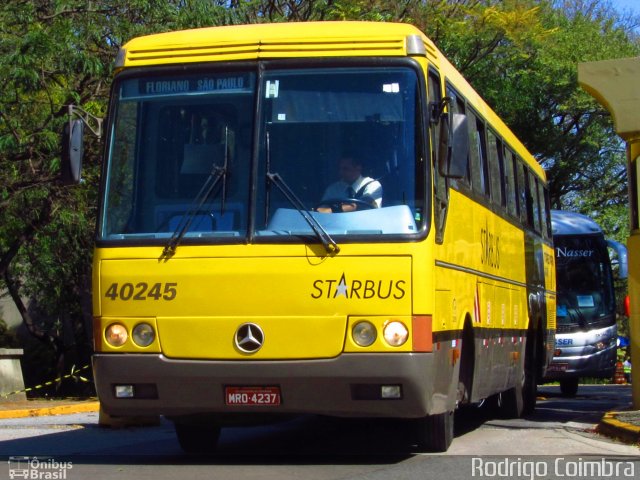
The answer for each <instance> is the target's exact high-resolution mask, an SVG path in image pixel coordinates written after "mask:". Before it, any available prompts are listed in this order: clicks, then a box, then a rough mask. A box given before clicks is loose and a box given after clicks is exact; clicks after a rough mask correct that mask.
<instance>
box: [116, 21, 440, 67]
mask: <svg viewBox="0 0 640 480" xmlns="http://www.w3.org/2000/svg"><path fill="white" fill-rule="evenodd" d="M415 35H418V36H420V37H423V41H425V43H427V45H425V48H428V49H429V50H434V49H435V47H433V44H432V43H431V42H427V41H426V40H427V39H426V37H424V34H423V33H422V32H420V30H418V29H417V28H416V27H414V26H412V25H409V24H403V23H388V22H289V23H260V24H251V25H228V26H221V27H206V28H197V29H192V30H181V31H175V32H166V33H158V34H154V35H147V36H143V37H138V38H134V39H132V40H130V41H129V42H127V43H126V44H125V45H124V46H123V50H124V52H121V54H120V55H121V58H119V59H118V66H120V67H123V66H124V67H131V66H143V65H161V64H164V65H166V64H170V63H173V64H175V63H186V62H207V61H224V60H249V59H266V58H295V57H303V56H304V57H331V56H333V57H337V56H371V55H387V56H389V55H396V56H405V55H407V54H408V52H407V49H408V45H407V37H410V36H415ZM423 54H424V52H423Z"/></svg>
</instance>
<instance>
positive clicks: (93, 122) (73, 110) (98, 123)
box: [67, 105, 102, 140]
mask: <svg viewBox="0 0 640 480" xmlns="http://www.w3.org/2000/svg"><path fill="white" fill-rule="evenodd" d="M67 109H68V112H69V131H70V132H71V131H72V128H71V127H72V125H71V124H72V122H73V120H74V118H77V119H80V120H82V123H84V124H85V125H86V126H87V127H89V130H91V132H92V133H93V134H94V135H95V136H96V137H98V140H99V139H101V138H102V118H99V117H96V116H95V115H92V114H90V113H89V112H87V111H86V110H83V109H82V108H80V107H77V106H75V105H67Z"/></svg>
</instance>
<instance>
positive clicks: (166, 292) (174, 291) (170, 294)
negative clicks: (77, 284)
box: [104, 282, 178, 301]
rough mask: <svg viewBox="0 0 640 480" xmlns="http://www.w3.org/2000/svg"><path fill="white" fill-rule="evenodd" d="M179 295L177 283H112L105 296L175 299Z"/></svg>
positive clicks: (122, 298)
mask: <svg viewBox="0 0 640 480" xmlns="http://www.w3.org/2000/svg"><path fill="white" fill-rule="evenodd" d="M177 295H178V284H177V283H172V282H168V283H154V284H148V283H146V282H139V283H136V284H135V285H134V284H133V283H123V284H122V285H120V284H118V283H112V284H111V285H109V288H107V291H106V293H105V294H104V296H105V297H107V298H110V299H111V300H118V299H120V300H124V301H127V300H149V299H151V300H168V301H171V300H174V299H175V298H176V296H177Z"/></svg>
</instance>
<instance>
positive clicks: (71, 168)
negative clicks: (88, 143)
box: [61, 119, 84, 185]
mask: <svg viewBox="0 0 640 480" xmlns="http://www.w3.org/2000/svg"><path fill="white" fill-rule="evenodd" d="M83 134H84V122H83V121H82V120H79V119H78V120H72V121H70V122H68V123H66V124H65V126H64V130H63V132H62V159H61V176H62V182H63V183H64V184H65V185H70V184H74V183H78V182H80V176H81V174H82V156H83V154H84V140H83Z"/></svg>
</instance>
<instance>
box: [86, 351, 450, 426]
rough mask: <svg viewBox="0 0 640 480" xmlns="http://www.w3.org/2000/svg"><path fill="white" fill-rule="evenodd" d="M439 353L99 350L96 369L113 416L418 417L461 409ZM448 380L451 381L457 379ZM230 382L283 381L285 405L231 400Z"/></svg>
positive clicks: (98, 384) (104, 404)
mask: <svg viewBox="0 0 640 480" xmlns="http://www.w3.org/2000/svg"><path fill="white" fill-rule="evenodd" d="M433 358H434V357H433V354H431V353H404V354H342V355H340V356H338V357H336V358H332V359H322V360H311V361H309V360H305V361H254V362H251V361H214V360H212V361H199V360H176V359H169V358H166V357H165V356H163V355H151V354H148V355H135V354H96V355H94V356H93V369H94V378H95V382H96V388H97V392H98V396H99V399H100V403H101V407H102V409H103V410H104V411H105V412H106V413H108V414H109V415H113V416H132V415H166V416H185V415H186V416H191V415H196V416H197V415H215V416H220V417H222V418H224V417H225V415H228V416H229V417H234V416H236V417H237V416H244V415H243V414H249V416H252V415H255V414H267V415H269V414H276V415H277V414H320V415H330V416H339V417H395V418H417V417H423V416H425V415H427V414H434V413H442V412H444V411H447V410H453V408H452V405H448V403H450V400H447V398H450V397H451V396H450V395H448V393H450V392H446V391H442V392H437V391H436V389H437V383H436V384H434V382H433V379H434V378H436V376H435V375H433V367H434V362H433ZM439 376H440V375H439ZM442 383H443V385H442V386H443V389H444V388H449V387H450V384H451V382H442ZM445 383H446V387H445V385H444V384H445ZM129 385H132V386H133V388H132V389H131V390H132V391H133V392H136V393H135V394H133V395H132V398H116V394H115V392H116V386H125V388H126V386H129ZM230 386H231V387H251V386H261V387H277V388H278V389H279V392H280V402H279V405H268V406H265V405H227V404H226V400H227V398H226V394H225V388H226V387H230ZM383 386H400V390H399V391H400V397H399V398H393V399H390V398H382V395H381V390H382V387H383ZM396 391H397V389H396ZM239 414H240V415H239ZM256 416H259V415H256Z"/></svg>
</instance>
